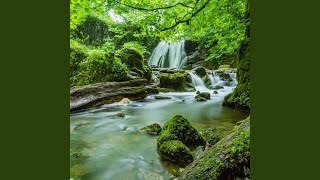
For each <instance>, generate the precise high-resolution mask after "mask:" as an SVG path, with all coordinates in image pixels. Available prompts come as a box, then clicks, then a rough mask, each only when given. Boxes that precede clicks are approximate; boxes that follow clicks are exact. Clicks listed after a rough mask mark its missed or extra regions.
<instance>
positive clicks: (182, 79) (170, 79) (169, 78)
mask: <svg viewBox="0 0 320 180" xmlns="http://www.w3.org/2000/svg"><path fill="white" fill-rule="evenodd" d="M159 79H160V87H161V88H169V89H173V90H176V91H186V88H188V83H189V82H190V81H191V80H190V77H189V74H188V73H187V72H174V73H160V76H159Z"/></svg>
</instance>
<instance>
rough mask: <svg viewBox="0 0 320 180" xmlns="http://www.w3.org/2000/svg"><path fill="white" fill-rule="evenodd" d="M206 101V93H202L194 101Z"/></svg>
mask: <svg viewBox="0 0 320 180" xmlns="http://www.w3.org/2000/svg"><path fill="white" fill-rule="evenodd" d="M208 99H210V93H208V92H202V93H200V94H198V95H196V97H195V100H196V101H207V100H208Z"/></svg>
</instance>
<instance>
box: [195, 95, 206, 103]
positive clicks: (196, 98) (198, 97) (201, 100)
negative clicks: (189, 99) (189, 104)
mask: <svg viewBox="0 0 320 180" xmlns="http://www.w3.org/2000/svg"><path fill="white" fill-rule="evenodd" d="M195 100H196V101H200V102H204V101H207V99H206V98H204V97H200V96H196V97H195Z"/></svg>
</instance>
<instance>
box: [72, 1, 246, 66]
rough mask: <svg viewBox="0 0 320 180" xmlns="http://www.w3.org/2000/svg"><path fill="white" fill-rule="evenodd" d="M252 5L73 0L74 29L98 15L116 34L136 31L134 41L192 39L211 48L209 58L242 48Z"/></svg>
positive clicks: (212, 58) (210, 2)
mask: <svg viewBox="0 0 320 180" xmlns="http://www.w3.org/2000/svg"><path fill="white" fill-rule="evenodd" d="M248 9H249V8H248V4H247V0H164V1H163V0H71V4H70V29H71V31H76V30H77V29H78V28H79V26H81V24H83V23H84V22H85V21H86V20H87V19H88V17H90V16H94V17H97V18H99V19H101V20H103V21H104V22H106V24H107V25H108V26H113V27H112V28H110V31H113V32H114V33H115V34H116V36H115V38H117V37H118V38H119V36H125V35H126V34H128V33H133V34H132V36H133V37H135V38H136V39H134V41H137V39H138V40H139V38H140V39H141V38H143V37H145V36H152V37H157V38H159V39H160V40H165V41H168V42H174V41H178V40H181V39H185V40H191V41H195V42H197V43H198V44H199V45H200V46H199V47H202V48H207V49H209V50H210V55H209V56H208V59H207V60H214V59H219V58H220V57H221V56H224V55H227V54H232V53H234V51H235V50H237V49H238V48H239V45H240V43H241V42H242V41H243V40H244V39H245V31H246V26H248V25H249V23H250V21H249V18H248V16H247V13H248ZM123 26H125V28H123ZM130 27H131V29H130ZM127 31H131V32H127ZM107 38H108V37H106V39H107ZM120 40H122V41H123V39H121V38H120ZM127 40H128V41H131V39H127ZM123 43H124V42H122V44H123Z"/></svg>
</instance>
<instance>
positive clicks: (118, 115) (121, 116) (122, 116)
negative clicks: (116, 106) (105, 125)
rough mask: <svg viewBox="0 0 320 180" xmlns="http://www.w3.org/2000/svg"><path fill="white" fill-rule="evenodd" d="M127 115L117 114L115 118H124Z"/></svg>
mask: <svg viewBox="0 0 320 180" xmlns="http://www.w3.org/2000/svg"><path fill="white" fill-rule="evenodd" d="M125 116H126V115H125V114H124V113H118V114H115V115H114V117H117V118H124V117H125Z"/></svg>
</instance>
